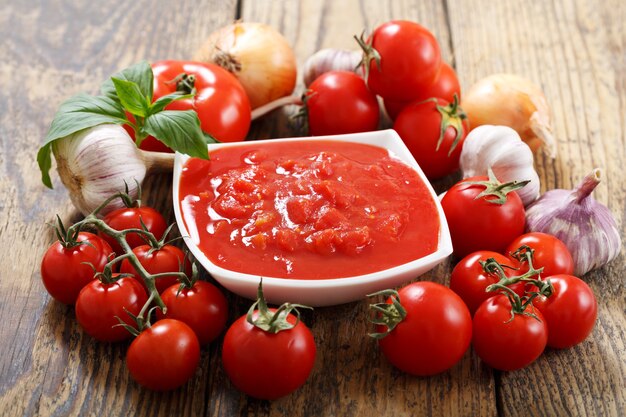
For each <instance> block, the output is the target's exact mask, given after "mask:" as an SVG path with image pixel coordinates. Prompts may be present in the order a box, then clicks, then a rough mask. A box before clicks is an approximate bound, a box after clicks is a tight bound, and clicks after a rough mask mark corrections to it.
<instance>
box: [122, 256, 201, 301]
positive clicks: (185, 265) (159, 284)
mask: <svg viewBox="0 0 626 417" xmlns="http://www.w3.org/2000/svg"><path fill="white" fill-rule="evenodd" d="M133 253H134V254H135V256H137V259H138V260H139V263H141V265H143V267H144V268H145V269H146V271H148V273H149V274H151V275H154V274H162V273H167V272H181V270H182V272H184V273H185V274H187V276H191V262H190V261H189V259H188V258H187V257H186V256H185V253H184V252H183V251H182V250H180V249H179V248H177V247H176V246H173V245H163V246H162V247H161V248H160V249H152V247H151V246H150V245H141V246H137V247H135V248H133ZM181 266H182V268H181ZM120 272H121V273H125V274H133V275H134V276H135V277H136V278H137V279H138V280H139V281H140V282H141V285H143V286H144V288H145V289H146V291H148V288H147V287H146V286H145V283H144V282H143V279H141V276H140V275H139V273H138V272H137V270H136V269H135V267H133V265H132V264H131V263H130V261H129V260H128V259H124V260H123V261H122V264H121V265H120ZM177 282H178V277H177V276H176V275H169V276H168V275H165V276H162V277H159V278H156V279H155V285H156V288H157V291H158V292H159V294H160V293H162V292H163V291H165V290H166V289H167V288H169V287H171V286H172V285H175V284H176V283H177Z"/></svg>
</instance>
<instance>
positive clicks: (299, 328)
mask: <svg viewBox="0 0 626 417" xmlns="http://www.w3.org/2000/svg"><path fill="white" fill-rule="evenodd" d="M269 311H270V312H271V313H274V312H275V311H276V310H275V309H269ZM258 314H259V312H258V310H257V311H255V312H254V314H253V317H254V318H255V319H256V318H257V317H258ZM287 321H288V322H289V323H291V324H294V323H295V322H296V317H295V316H294V315H293V314H289V315H288V316H287ZM315 352H316V349H315V341H314V340H313V335H312V334H311V332H310V331H309V329H308V328H307V327H306V326H305V325H304V323H302V322H298V324H297V325H296V326H295V327H293V328H292V329H289V330H282V331H279V332H278V333H269V332H267V331H265V330H262V329H259V328H258V327H256V326H254V325H253V324H250V323H249V322H248V321H247V320H246V316H243V317H240V318H239V319H238V320H236V321H235V322H234V323H233V324H232V325H231V326H230V328H229V329H228V331H227V332H226V336H224V346H223V348H222V361H223V363H224V370H225V371H226V374H227V375H228V377H229V378H230V380H231V381H232V383H233V385H234V386H235V387H236V388H237V389H239V390H241V391H243V392H245V393H246V394H248V395H250V396H251V397H255V398H260V399H265V400H274V399H277V398H280V397H283V396H285V395H287V394H289V393H291V392H292V391H294V390H296V389H298V388H299V387H300V386H301V385H302V384H304V382H305V381H306V380H307V378H308V377H309V374H310V373H311V370H312V369H313V364H314V363H315Z"/></svg>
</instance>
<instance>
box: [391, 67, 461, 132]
mask: <svg viewBox="0 0 626 417" xmlns="http://www.w3.org/2000/svg"><path fill="white" fill-rule="evenodd" d="M455 95H456V97H457V100H458V101H459V102H460V101H461V85H460V84H459V79H458V78H457V76H456V72H455V71H454V69H453V68H452V67H451V66H450V65H448V64H446V63H445V62H442V63H441V70H440V71H439V75H438V76H437V79H436V80H435V81H434V82H433V83H432V84H431V85H429V86H428V87H426V88H422V89H421V90H420V91H417V92H416V93H415V98H414V99H413V100H411V101H393V100H389V99H385V100H384V101H383V102H384V104H385V110H386V111H387V114H388V115H389V117H390V118H391V120H396V118H397V117H398V115H399V114H400V112H401V111H402V110H403V109H404V108H405V107H406V106H408V105H409V104H411V103H412V102H416V101H423V100H426V99H429V98H432V97H436V98H441V99H443V100H445V101H447V102H448V103H452V102H453V101H454V96H455Z"/></svg>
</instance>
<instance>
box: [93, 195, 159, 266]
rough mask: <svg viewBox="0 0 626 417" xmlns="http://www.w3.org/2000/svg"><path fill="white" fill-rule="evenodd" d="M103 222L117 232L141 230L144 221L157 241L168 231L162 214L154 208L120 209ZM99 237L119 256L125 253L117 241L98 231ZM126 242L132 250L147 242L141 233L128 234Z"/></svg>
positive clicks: (107, 216) (108, 214) (111, 213)
mask: <svg viewBox="0 0 626 417" xmlns="http://www.w3.org/2000/svg"><path fill="white" fill-rule="evenodd" d="M103 220H104V222H105V223H106V224H108V225H109V226H110V227H112V228H113V229H115V230H125V229H141V228H142V226H141V222H142V221H143V224H145V226H146V227H147V228H148V231H149V232H151V233H152V234H153V235H154V237H155V238H156V239H157V240H159V239H161V238H162V237H163V234H164V233H165V230H166V229H167V223H166V222H165V219H164V218H163V216H162V215H161V213H159V212H158V211H156V210H155V209H153V208H152V207H126V208H120V209H117V210H113V211H111V212H110V213H107V214H106V215H105V216H104V218H103ZM98 235H99V236H100V237H101V238H103V239H104V240H106V241H107V243H108V244H109V245H111V247H112V248H113V250H114V251H115V253H117V254H118V255H121V254H123V253H124V251H123V249H122V247H121V246H120V245H119V243H117V240H115V239H114V238H112V237H111V236H109V235H107V234H106V233H104V232H101V231H98ZM126 241H127V242H128V245H129V246H130V247H131V248H134V247H137V246H140V245H145V244H146V240H145V239H144V237H143V236H142V235H141V234H139V233H128V234H127V235H126Z"/></svg>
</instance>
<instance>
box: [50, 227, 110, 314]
mask: <svg viewBox="0 0 626 417" xmlns="http://www.w3.org/2000/svg"><path fill="white" fill-rule="evenodd" d="M76 241H77V242H82V243H81V244H78V245H75V246H72V247H67V248H65V247H63V244H62V243H61V242H59V241H58V240H57V241H56V242H54V243H53V244H52V245H51V246H50V247H49V248H48V250H47V251H46V253H45V254H44V256H43V259H42V260H41V280H42V281H43V285H44V286H45V287H46V291H48V293H49V294H50V295H51V296H52V297H53V298H54V299H56V300H57V301H60V302H62V303H64V304H74V303H75V302H76V298H77V297H78V293H80V290H82V289H83V287H84V286H85V285H87V284H89V282H91V281H92V280H93V279H94V270H93V268H92V267H91V266H89V265H88V264H91V265H93V267H94V268H95V269H96V271H98V272H102V271H103V270H104V266H105V265H106V263H107V262H108V261H109V257H110V256H111V255H112V254H113V250H112V249H111V247H110V246H109V244H108V243H107V242H106V241H104V240H103V239H101V238H100V237H98V236H96V235H94V234H92V233H89V232H80V233H79V234H78V237H77V238H76Z"/></svg>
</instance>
